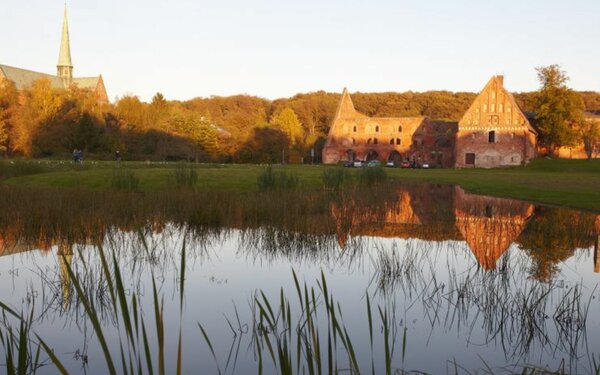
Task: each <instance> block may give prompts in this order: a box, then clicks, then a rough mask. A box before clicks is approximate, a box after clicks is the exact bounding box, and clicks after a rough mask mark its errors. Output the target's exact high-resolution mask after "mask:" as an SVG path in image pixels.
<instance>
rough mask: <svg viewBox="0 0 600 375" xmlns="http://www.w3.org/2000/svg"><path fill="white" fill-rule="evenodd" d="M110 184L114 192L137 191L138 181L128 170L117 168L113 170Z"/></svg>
mask: <svg viewBox="0 0 600 375" xmlns="http://www.w3.org/2000/svg"><path fill="white" fill-rule="evenodd" d="M110 184H111V186H112V187H113V189H115V190H123V191H138V190H139V187H140V179H139V178H137V176H136V175H135V173H133V171H131V170H130V169H125V168H120V167H119V168H115V169H114V170H113V175H112V178H111V181H110Z"/></svg>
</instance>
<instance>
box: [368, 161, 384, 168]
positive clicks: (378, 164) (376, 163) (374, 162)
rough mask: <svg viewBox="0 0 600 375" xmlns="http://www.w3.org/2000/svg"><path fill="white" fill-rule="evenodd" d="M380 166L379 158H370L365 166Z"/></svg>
mask: <svg viewBox="0 0 600 375" xmlns="http://www.w3.org/2000/svg"><path fill="white" fill-rule="evenodd" d="M379 166H381V162H380V161H379V160H371V161H370V162H368V163H367V167H379Z"/></svg>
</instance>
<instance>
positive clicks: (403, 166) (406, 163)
mask: <svg viewBox="0 0 600 375" xmlns="http://www.w3.org/2000/svg"><path fill="white" fill-rule="evenodd" d="M400 167H401V168H412V165H411V164H410V162H409V161H403V162H402V164H400Z"/></svg>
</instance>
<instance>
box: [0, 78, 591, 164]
mask: <svg viewBox="0 0 600 375" xmlns="http://www.w3.org/2000/svg"><path fill="white" fill-rule="evenodd" d="M577 94H578V95H579V96H580V97H581V99H582V102H583V104H584V108H585V110H586V111H588V112H593V113H596V114H600V93H596V92H577ZM340 95H341V94H339V93H328V92H324V91H317V92H311V93H301V94H297V95H295V96H293V97H291V98H281V99H276V100H268V99H264V98H260V97H256V96H249V95H235V96H228V97H219V96H212V97H208V98H194V99H191V100H187V101H175V100H168V98H165V97H164V96H163V95H162V94H160V93H157V94H156V95H154V97H153V98H152V100H151V101H150V102H149V103H146V102H143V101H141V100H140V99H139V98H138V97H136V96H133V95H127V96H123V97H121V98H117V100H115V102H114V103H112V104H102V103H98V102H97V101H96V99H95V95H94V94H93V93H92V92H89V91H85V90H80V89H77V88H76V87H72V88H71V89H69V90H59V89H54V88H52V87H51V85H50V82H49V81H46V80H43V79H42V80H39V81H37V82H35V83H34V84H33V85H32V86H31V87H30V88H28V89H26V90H24V91H21V92H19V91H17V90H16V88H15V85H14V84H13V83H12V82H10V81H2V82H0V155H2V156H4V157H14V156H24V157H32V158H39V157H50V158H65V157H69V155H70V154H71V153H72V152H73V150H74V149H81V150H83V151H84V153H85V155H86V156H88V157H93V158H98V159H109V158H112V157H113V155H114V153H115V152H116V151H117V150H118V151H119V152H120V153H121V155H123V157H124V158H125V159H126V160H194V161H202V162H209V161H210V162H236V163H274V162H281V161H282V160H284V161H285V162H290V163H302V162H305V163H306V162H319V159H320V154H321V149H322V147H323V145H324V142H325V138H326V136H327V133H328V131H329V126H330V125H331V123H332V118H333V116H334V114H335V110H336V107H337V104H338V101H339V99H340ZM351 95H352V99H353V102H354V105H355V107H356V109H357V110H358V111H359V112H362V113H364V114H366V115H368V116H375V117H376V116H389V117H401V116H428V117H430V118H432V119H434V120H445V121H458V120H459V119H460V118H461V116H462V115H463V113H464V112H465V111H466V110H467V109H468V107H469V105H470V104H471V102H472V101H473V99H474V98H475V97H476V95H477V94H476V93H469V92H456V93H454V92H450V91H428V92H410V91H409V92H404V93H395V92H384V93H360V92H357V93H353V94H351ZM514 96H515V99H516V100H517V102H518V103H519V105H520V106H521V108H522V110H523V111H525V112H533V110H534V107H535V98H536V92H525V93H516V94H514ZM311 150H314V151H313V152H312V153H311ZM313 155H314V157H313Z"/></svg>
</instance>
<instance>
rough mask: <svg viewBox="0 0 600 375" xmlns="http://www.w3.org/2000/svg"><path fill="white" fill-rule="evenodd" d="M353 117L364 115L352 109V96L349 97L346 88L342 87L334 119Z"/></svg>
mask: <svg viewBox="0 0 600 375" xmlns="http://www.w3.org/2000/svg"><path fill="white" fill-rule="evenodd" d="M353 117H366V116H365V115H363V114H362V113H359V112H357V111H356V109H354V103H352V98H350V93H349V92H348V89H346V88H345V87H344V91H343V92H342V98H341V99H340V104H338V108H337V111H336V112H335V117H334V121H335V120H337V119H340V118H353Z"/></svg>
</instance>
